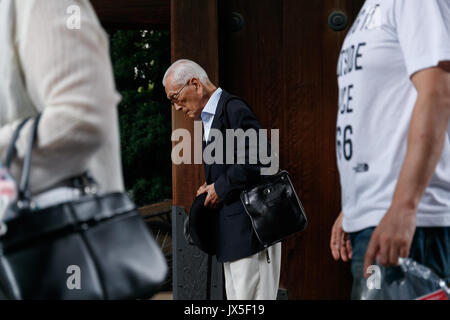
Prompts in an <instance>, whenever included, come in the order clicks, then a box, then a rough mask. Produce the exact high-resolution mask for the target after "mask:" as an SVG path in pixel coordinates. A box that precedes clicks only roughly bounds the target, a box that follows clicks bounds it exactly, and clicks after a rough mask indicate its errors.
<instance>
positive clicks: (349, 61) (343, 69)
mask: <svg viewBox="0 0 450 320" xmlns="http://www.w3.org/2000/svg"><path fill="white" fill-rule="evenodd" d="M365 46H366V43H365V42H361V43H358V45H357V46H356V47H355V45H351V46H350V47H348V48H346V49H344V50H342V51H341V54H340V55H339V61H338V67H337V76H338V78H339V77H341V76H346V75H347V74H349V73H351V72H352V71H354V70H355V71H359V70H363V67H362V65H361V60H362V58H363V47H365Z"/></svg>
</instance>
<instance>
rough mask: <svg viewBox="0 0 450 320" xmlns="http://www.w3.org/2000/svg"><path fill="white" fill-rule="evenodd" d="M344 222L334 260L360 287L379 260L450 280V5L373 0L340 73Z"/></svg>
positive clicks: (435, 0) (335, 237)
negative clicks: (346, 265) (407, 260)
mask: <svg viewBox="0 0 450 320" xmlns="http://www.w3.org/2000/svg"><path fill="white" fill-rule="evenodd" d="M337 75H338V82H339V111H338V120H337V131H336V134H337V135H336V137H337V144H336V149H337V152H336V153H337V162H338V168H339V172H340V178H341V189H342V213H341V214H340V216H339V217H338V219H337V220H336V223H335V225H334V226H333V230H332V235H331V243H330V246H331V251H332V254H333V257H334V258H335V259H336V260H338V259H340V258H341V259H342V260H344V261H348V260H349V259H352V273H353V276H354V287H353V294H352V298H358V297H359V294H360V292H359V289H361V288H358V283H361V282H362V281H361V280H362V279H363V276H366V277H367V276H368V274H365V272H367V269H368V267H369V266H370V265H372V264H374V262H375V261H377V262H378V263H380V264H381V265H383V266H385V267H391V266H396V265H398V258H399V257H408V256H410V257H411V258H413V259H415V260H417V261H418V262H419V263H422V264H424V265H427V266H428V267H430V268H431V269H433V270H434V271H435V272H436V273H437V274H438V275H439V276H440V277H442V278H446V279H450V126H449V118H450V1H448V0H426V1H424V0H407V1H406V0H392V1H381V0H367V1H366V2H365V4H364V6H363V8H362V9H361V12H360V14H359V15H358V17H357V19H356V21H355V23H354V25H353V26H352V28H351V29H350V31H349V32H348V34H347V37H346V39H345V41H344V44H343V47H342V51H341V54H340V57H339V62H338V68H337Z"/></svg>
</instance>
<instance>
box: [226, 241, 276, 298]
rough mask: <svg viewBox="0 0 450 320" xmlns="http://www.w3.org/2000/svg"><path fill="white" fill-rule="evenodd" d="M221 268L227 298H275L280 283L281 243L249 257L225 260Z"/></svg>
mask: <svg viewBox="0 0 450 320" xmlns="http://www.w3.org/2000/svg"><path fill="white" fill-rule="evenodd" d="M267 254H268V256H269V259H270V262H268V259H267ZM223 268H224V272H225V289H226V292H227V298H228V300H276V298H277V294H278V287H279V283H280V269H281V243H277V244H275V245H273V246H272V247H270V248H268V249H266V250H263V251H261V252H259V253H257V254H255V255H253V256H251V257H248V258H244V259H241V260H237V261H235V262H226V263H224V264H223Z"/></svg>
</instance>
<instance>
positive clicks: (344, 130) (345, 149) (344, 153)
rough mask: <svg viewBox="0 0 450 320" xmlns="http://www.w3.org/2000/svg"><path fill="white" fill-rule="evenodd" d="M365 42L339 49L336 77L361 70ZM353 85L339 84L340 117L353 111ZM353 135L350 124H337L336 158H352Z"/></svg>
mask: <svg viewBox="0 0 450 320" xmlns="http://www.w3.org/2000/svg"><path fill="white" fill-rule="evenodd" d="M366 45H367V44H366V43H365V42H360V43H358V44H357V45H354V44H353V45H351V46H349V47H348V48H346V49H344V50H342V51H341V54H340V56H339V61H338V69H337V75H338V77H345V76H347V75H349V74H351V73H352V72H357V71H361V70H363V69H364V68H363V61H364V47H365V46H366ZM354 88H355V85H354V84H353V83H351V84H348V85H345V86H343V87H342V86H341V88H340V90H339V113H340V114H341V117H342V116H344V115H350V114H352V113H353V111H354V106H353V95H352V90H354ZM353 137H354V130H353V126H352V125H351V124H346V125H344V126H343V127H340V126H338V127H337V131H336V149H337V156H338V159H341V158H342V157H344V159H345V160H346V161H351V160H352V158H353Z"/></svg>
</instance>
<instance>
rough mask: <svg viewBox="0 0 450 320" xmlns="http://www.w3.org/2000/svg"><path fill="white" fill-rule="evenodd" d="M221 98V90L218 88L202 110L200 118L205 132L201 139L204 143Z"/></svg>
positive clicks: (207, 139) (207, 137)
mask: <svg viewBox="0 0 450 320" xmlns="http://www.w3.org/2000/svg"><path fill="white" fill-rule="evenodd" d="M221 96H222V89H221V88H218V89H217V90H216V91H214V93H213V94H212V96H211V98H209V100H208V103H207V104H206V106H205V107H204V108H203V111H202V114H201V118H202V122H203V129H204V131H205V136H204V137H203V138H204V140H205V141H209V132H210V131H211V126H212V124H213V121H214V117H215V115H216V110H217V105H218V104H219V100H220V97H221Z"/></svg>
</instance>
